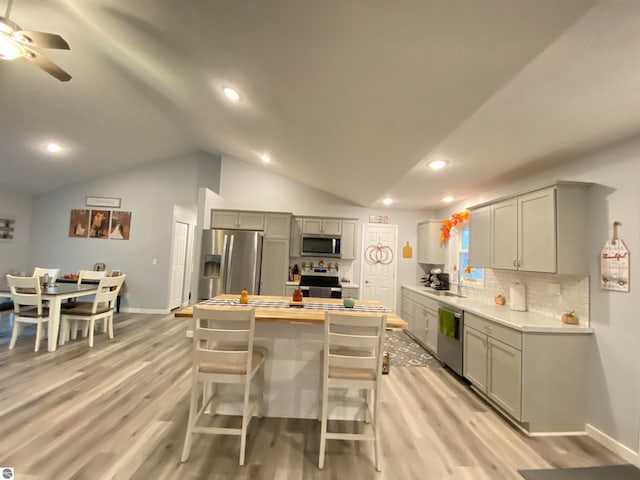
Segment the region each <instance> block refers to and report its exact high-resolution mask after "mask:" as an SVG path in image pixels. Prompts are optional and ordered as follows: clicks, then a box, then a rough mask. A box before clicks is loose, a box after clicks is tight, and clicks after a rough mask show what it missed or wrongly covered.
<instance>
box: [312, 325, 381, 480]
mask: <svg viewBox="0 0 640 480" xmlns="http://www.w3.org/2000/svg"><path fill="white" fill-rule="evenodd" d="M386 323H387V316H386V315H367V314H354V313H338V312H326V313H325V335H324V352H323V357H324V362H323V368H322V417H321V427H320V430H321V431H320V457H319V459H318V468H324V461H325V453H326V444H327V440H333V439H342V440H365V441H373V443H374V453H375V467H376V470H378V471H380V470H381V468H380V431H379V424H378V416H379V415H378V413H379V409H380V384H381V378H382V348H383V344H384V330H385V326H386ZM332 388H333V389H341V390H340V391H341V392H342V393H343V395H341V396H337V397H335V398H334V397H331V398H330V397H329V389H332ZM353 388H357V389H360V390H365V396H364V397H363V398H360V397H358V398H357V400H359V401H361V404H362V406H363V407H364V408H365V422H366V424H367V425H365V426H364V429H363V431H362V433H340V432H333V431H329V430H328V428H327V425H328V420H329V409H330V401H331V402H334V401H336V400H337V404H338V405H342V404H344V403H345V401H346V400H350V399H351V398H349V399H347V398H345V396H346V395H347V394H349V395H350V393H348V389H353ZM351 396H352V395H351Z"/></svg>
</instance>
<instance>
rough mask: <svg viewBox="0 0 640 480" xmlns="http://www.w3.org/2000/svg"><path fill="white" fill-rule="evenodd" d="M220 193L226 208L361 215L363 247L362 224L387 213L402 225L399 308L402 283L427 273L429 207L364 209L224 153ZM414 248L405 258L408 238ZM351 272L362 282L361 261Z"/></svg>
mask: <svg viewBox="0 0 640 480" xmlns="http://www.w3.org/2000/svg"><path fill="white" fill-rule="evenodd" d="M220 195H221V196H222V197H223V198H224V201H225V206H224V208H229V209H239V210H263V211H282V212H290V213H293V214H294V215H295V216H305V215H309V216H326V217H346V218H357V219H358V228H357V229H356V231H357V235H358V238H357V243H356V244H357V245H358V249H360V243H361V236H362V224H364V223H367V222H368V221H369V216H370V215H387V216H389V217H390V219H391V223H392V224H394V225H398V252H396V253H397V257H398V282H397V284H398V291H397V294H396V300H397V302H396V305H397V308H396V310H397V311H399V310H400V309H399V299H400V285H402V284H406V283H410V284H416V283H417V281H418V279H419V278H420V277H421V276H422V275H423V271H422V268H421V267H420V266H419V265H418V263H417V261H416V255H417V238H418V230H417V224H418V222H421V221H423V220H427V219H429V218H433V212H431V211H427V210H401V209H395V208H386V207H385V208H380V209H370V208H363V207H361V206H359V205H357V204H354V203H352V202H349V201H348V200H345V199H343V198H339V197H336V196H334V195H330V194H327V193H325V192H322V191H320V190H317V189H315V188H313V187H309V186H308V185H303V184H301V183H299V182H295V181H293V180H290V179H288V178H286V177H283V176H282V175H278V174H275V173H272V172H270V171H268V170H267V169H264V168H260V167H257V166H254V165H252V164H250V163H247V162H244V161H242V160H237V159H234V158H231V157H226V156H223V158H222V174H221V183H220ZM407 240H408V241H409V242H410V244H411V245H412V246H413V249H414V257H413V258H412V259H404V258H402V255H401V254H400V252H401V249H402V247H403V246H404V245H405V242H406V241H407ZM351 267H352V268H351V272H352V275H353V278H352V279H351V280H352V281H353V282H354V283H356V284H359V281H360V260H359V259H358V260H356V261H354V262H353V265H352V266H351Z"/></svg>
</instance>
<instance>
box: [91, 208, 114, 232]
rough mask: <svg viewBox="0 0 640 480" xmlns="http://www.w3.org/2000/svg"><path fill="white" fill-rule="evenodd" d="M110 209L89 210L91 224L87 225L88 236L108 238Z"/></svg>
mask: <svg viewBox="0 0 640 480" xmlns="http://www.w3.org/2000/svg"><path fill="white" fill-rule="evenodd" d="M110 218H111V211H110V210H91V224H90V225H89V237H91V238H109V220H110Z"/></svg>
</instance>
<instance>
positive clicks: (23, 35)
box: [12, 30, 71, 50]
mask: <svg viewBox="0 0 640 480" xmlns="http://www.w3.org/2000/svg"><path fill="white" fill-rule="evenodd" d="M12 36H13V37H14V38H16V39H17V40H19V41H20V42H21V43H26V44H27V45H30V46H33V47H41V48H58V49H61V50H71V47H69V44H68V43H67V41H66V40H65V39H64V38H62V37H61V36H60V35H57V34H55V33H47V32H33V31H31V30H18V31H16V32H14V33H13V35H12Z"/></svg>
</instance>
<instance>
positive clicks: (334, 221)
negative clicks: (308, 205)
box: [302, 217, 342, 235]
mask: <svg viewBox="0 0 640 480" xmlns="http://www.w3.org/2000/svg"><path fill="white" fill-rule="evenodd" d="M341 230H342V220H341V219H339V218H315V217H313V218H303V219H302V233H310V234H319V235H340V232H341Z"/></svg>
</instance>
